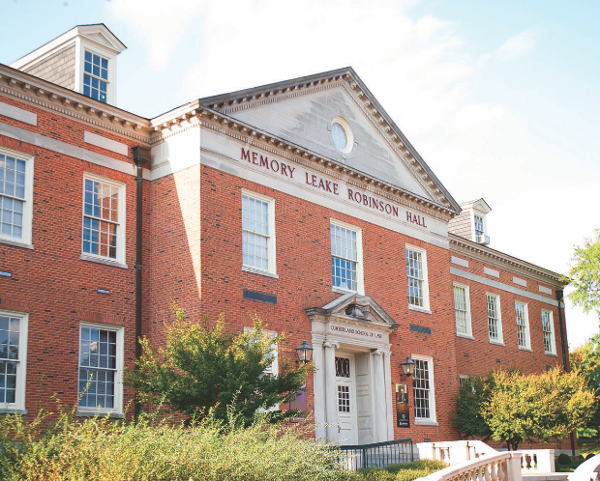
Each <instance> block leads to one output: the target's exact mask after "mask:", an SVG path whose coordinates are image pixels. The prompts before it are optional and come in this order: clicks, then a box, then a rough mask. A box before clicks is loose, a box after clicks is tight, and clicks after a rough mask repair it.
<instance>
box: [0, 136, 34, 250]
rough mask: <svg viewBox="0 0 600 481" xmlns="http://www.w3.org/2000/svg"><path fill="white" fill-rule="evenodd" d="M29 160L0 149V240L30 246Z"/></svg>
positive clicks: (31, 167) (31, 192) (30, 159)
mask: <svg viewBox="0 0 600 481" xmlns="http://www.w3.org/2000/svg"><path fill="white" fill-rule="evenodd" d="M32 214H33V158H28V159H27V158H26V157H24V156H22V155H19V154H18V153H16V152H12V151H10V150H7V149H2V148H0V239H5V240H9V241H15V242H18V243H23V244H31V218H32Z"/></svg>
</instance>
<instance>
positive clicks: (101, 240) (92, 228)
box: [83, 178, 124, 260]
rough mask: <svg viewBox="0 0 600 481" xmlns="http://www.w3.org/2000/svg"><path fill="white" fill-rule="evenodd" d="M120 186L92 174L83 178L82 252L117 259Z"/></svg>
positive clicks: (119, 226)
mask: <svg viewBox="0 0 600 481" xmlns="http://www.w3.org/2000/svg"><path fill="white" fill-rule="evenodd" d="M122 190H123V186H120V185H117V184H114V183H111V182H108V181H103V180H99V179H93V178H85V179H84V195H83V253H84V254H92V255H95V256H99V257H105V258H107V259H114V260H121V259H120V257H122V256H121V255H120V253H121V252H122V251H123V247H124V246H123V245H122V244H123V236H122V232H121V229H122V226H121V224H122V220H121V217H122V214H121V213H120V212H119V210H120V204H121V201H122V199H121V195H122V192H121V191H122Z"/></svg>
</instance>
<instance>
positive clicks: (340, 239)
mask: <svg viewBox="0 0 600 481" xmlns="http://www.w3.org/2000/svg"><path fill="white" fill-rule="evenodd" d="M359 238H360V235H359V232H358V231H356V230H353V229H350V228H346V227H342V226H340V225H337V224H331V279H332V283H333V286H334V287H339V288H341V289H346V290H348V291H358V289H359V288H358V281H359V273H358V261H359V251H358V248H359V245H358V241H359Z"/></svg>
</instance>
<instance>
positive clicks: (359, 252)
mask: <svg viewBox="0 0 600 481" xmlns="http://www.w3.org/2000/svg"><path fill="white" fill-rule="evenodd" d="M329 223H330V228H329V247H330V249H329V251H330V252H329V263H330V268H331V256H332V254H331V224H333V225H335V226H337V227H341V228H342V229H348V230H351V231H353V232H356V292H357V293H358V294H359V295H364V294H365V278H364V264H363V241H362V229H361V228H360V227H357V226H355V225H352V224H348V223H347V222H344V221H341V220H338V219H334V218H333V217H331V218H330V219H329ZM332 283H333V279H332ZM334 289H338V290H337V291H334V292H340V293H346V294H347V293H350V292H355V291H351V290H346V289H344V288H341V287H336V286H332V291H333V290H334Z"/></svg>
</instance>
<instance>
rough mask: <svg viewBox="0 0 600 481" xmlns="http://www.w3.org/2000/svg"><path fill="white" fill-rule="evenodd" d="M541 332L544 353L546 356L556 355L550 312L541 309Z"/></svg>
mask: <svg viewBox="0 0 600 481" xmlns="http://www.w3.org/2000/svg"><path fill="white" fill-rule="evenodd" d="M542 332H543V333H544V352H545V353H546V354H556V343H555V341H554V321H553V319H552V312H551V311H547V310H545V309H542Z"/></svg>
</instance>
